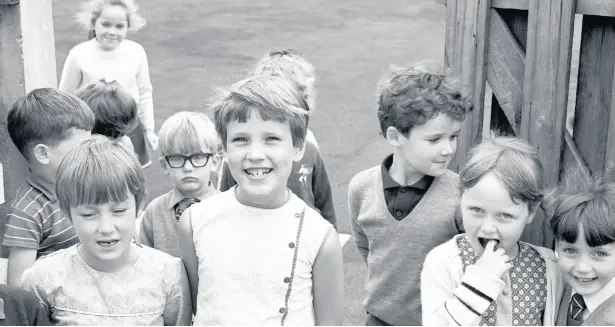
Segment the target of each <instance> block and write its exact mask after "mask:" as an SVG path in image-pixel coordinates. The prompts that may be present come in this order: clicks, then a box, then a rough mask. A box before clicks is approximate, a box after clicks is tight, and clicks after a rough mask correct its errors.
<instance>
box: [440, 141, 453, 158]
mask: <svg viewBox="0 0 615 327" xmlns="http://www.w3.org/2000/svg"><path fill="white" fill-rule="evenodd" d="M453 151H454V148H453V143H452V142H450V141H449V142H444V146H443V147H442V151H441V154H442V155H445V156H449V155H451V154H453Z"/></svg>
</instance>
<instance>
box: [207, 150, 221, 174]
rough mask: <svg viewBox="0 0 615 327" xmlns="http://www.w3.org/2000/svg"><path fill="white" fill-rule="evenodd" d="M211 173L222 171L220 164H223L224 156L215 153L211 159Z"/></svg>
mask: <svg viewBox="0 0 615 327" xmlns="http://www.w3.org/2000/svg"><path fill="white" fill-rule="evenodd" d="M210 161H211V162H210V163H209V164H210V165H211V171H218V170H219V169H220V163H221V162H222V155H220V154H218V153H214V155H213V156H211V159H210Z"/></svg>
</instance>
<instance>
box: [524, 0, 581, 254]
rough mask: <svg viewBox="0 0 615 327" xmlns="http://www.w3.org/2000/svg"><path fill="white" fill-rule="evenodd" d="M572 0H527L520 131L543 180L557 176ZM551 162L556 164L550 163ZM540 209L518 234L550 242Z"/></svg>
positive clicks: (553, 180) (535, 241)
mask: <svg viewBox="0 0 615 327" xmlns="http://www.w3.org/2000/svg"><path fill="white" fill-rule="evenodd" d="M575 4H576V1H575V0H531V1H530V3H529V17H528V36H527V38H528V42H527V51H526V60H525V75H524V85H523V108H522V114H521V133H520V135H519V136H520V137H522V138H524V139H526V140H527V141H529V142H530V144H532V145H534V146H536V147H537V148H538V152H539V155H540V158H541V160H542V163H543V165H544V166H545V178H546V181H547V183H548V185H549V186H553V185H555V184H557V182H558V181H559V173H560V172H559V167H560V162H561V160H562V147H563V145H564V133H565V128H566V124H565V119H566V107H567V103H568V82H569V79H570V59H571V57H572V36H573V30H574V14H575V10H576V8H575ZM556 167H557V168H556ZM546 227H547V226H546V219H545V216H544V215H543V214H540V215H538V214H537V216H536V218H535V219H534V221H533V223H532V224H531V225H530V226H528V227H526V232H525V233H524V238H525V240H526V241H529V242H531V243H533V244H536V245H542V246H547V247H550V246H551V243H552V239H551V236H550V235H551V234H550V232H549V231H548V229H547V228H546Z"/></svg>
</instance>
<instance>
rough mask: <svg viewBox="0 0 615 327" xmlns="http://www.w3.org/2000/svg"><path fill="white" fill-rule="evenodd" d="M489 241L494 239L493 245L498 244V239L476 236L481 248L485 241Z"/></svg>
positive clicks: (484, 246) (485, 243) (485, 245)
mask: <svg viewBox="0 0 615 327" xmlns="http://www.w3.org/2000/svg"><path fill="white" fill-rule="evenodd" d="M490 241H495V242H496V244H495V247H497V246H498V244H500V240H496V239H494V238H485V237H479V238H478V242H479V243H480V246H482V247H483V248H486V247H487V243H489V242H490Z"/></svg>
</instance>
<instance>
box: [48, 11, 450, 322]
mask: <svg viewBox="0 0 615 327" xmlns="http://www.w3.org/2000/svg"><path fill="white" fill-rule="evenodd" d="M76 2H77V1H75V0H54V1H53V7H54V28H55V40H56V54H57V68H58V74H59V73H60V72H61V70H62V66H63V64H64V60H65V58H66V56H67V54H68V51H69V50H70V48H71V47H72V46H74V45H76V44H77V43H79V42H81V41H84V40H85V39H86V36H87V32H86V31H82V30H80V29H79V27H78V25H77V24H76V23H75V22H74V20H73V15H74V13H75V11H76V10H78V8H77V7H76V6H75V5H74V3H76ZM139 3H140V5H141V12H142V14H143V16H145V18H146V19H147V20H148V25H147V26H146V27H145V28H144V29H143V30H141V31H139V32H136V33H134V34H132V35H129V38H131V39H134V40H136V41H138V42H140V43H141V44H142V45H143V46H144V47H145V49H146V51H147V52H148V57H149V64H150V72H151V78H152V82H153V84H154V105H155V112H156V125H157V127H159V126H160V124H161V123H162V122H163V121H164V119H166V118H167V117H168V116H170V115H171V114H172V113H173V112H175V111H180V110H197V111H199V110H204V109H205V104H206V102H207V100H208V97H209V96H210V95H211V94H212V91H211V86H212V85H219V84H228V83H230V82H232V81H235V80H238V79H239V78H241V77H243V76H246V74H248V72H249V71H250V69H251V67H252V66H253V65H254V64H255V62H256V61H257V60H258V59H259V58H260V57H261V56H262V55H263V54H265V53H266V52H267V51H269V50H270V49H276V48H293V49H297V50H300V51H302V52H303V53H304V55H305V56H306V57H307V58H308V59H309V60H310V61H311V62H312V63H313V64H314V65H315V67H316V70H317V75H316V76H317V78H316V84H317V85H316V88H317V90H318V98H317V100H316V110H315V114H314V116H313V118H312V119H311V120H310V124H311V125H310V127H311V129H312V130H313V131H314V134H315V135H316V138H317V140H318V142H319V144H320V147H321V151H322V155H323V157H324V159H325V162H326V164H327V168H328V170H329V176H330V178H331V184H332V186H333V195H334V200H335V205H336V207H335V208H336V210H337V214H338V217H339V218H338V220H339V222H340V232H343V233H349V232H350V230H349V224H348V216H347V205H346V201H347V200H346V199H347V186H348V182H349V181H350V178H351V177H352V176H353V175H354V174H355V173H357V172H359V171H361V170H363V169H366V168H369V167H371V166H374V165H377V164H379V163H380V162H381V160H382V159H383V158H384V156H385V155H386V154H387V152H388V151H389V149H388V147H387V146H386V142H385V141H384V139H383V138H382V137H381V136H380V135H379V129H378V121H377V118H376V99H375V96H374V94H375V90H376V87H375V86H376V82H377V80H378V78H379V77H380V76H381V75H382V74H383V73H384V72H385V71H386V70H388V68H389V67H390V65H391V64H395V65H406V64H409V63H412V62H414V61H417V60H425V59H432V60H436V61H439V62H442V61H443V52H444V30H445V8H444V7H443V6H440V5H436V4H435V1H434V0H412V1H403V0H387V1H373V0H358V1H357V0H355V1H350V0H336V1H326V0H308V1H305V0H302V1H299V0H286V1H274V0H257V1H248V0H237V1H222V0H208V1H199V0H174V1H168V0H167V1H162V0H147V1H139ZM58 76H59V75H58ZM154 156H158V154H154ZM147 183H148V192H149V198H150V199H152V198H154V197H157V196H158V195H160V194H162V193H163V192H166V191H167V190H168V189H169V185H168V182H167V181H166V180H165V178H164V176H163V175H162V174H161V171H160V169H158V166H157V165H152V166H151V167H150V168H148V169H147ZM344 256H345V267H344V269H345V273H346V299H347V300H346V303H347V304H346V316H345V324H348V325H357V324H359V325H360V324H362V323H363V320H364V317H365V314H364V310H363V309H362V307H361V301H362V299H363V297H364V292H363V284H364V280H365V264H364V263H363V261H362V259H361V258H360V257H359V254H358V252H357V250H356V248H355V246H354V243H353V241H352V240H350V242H348V243H347V245H346V246H345V248H344Z"/></svg>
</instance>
